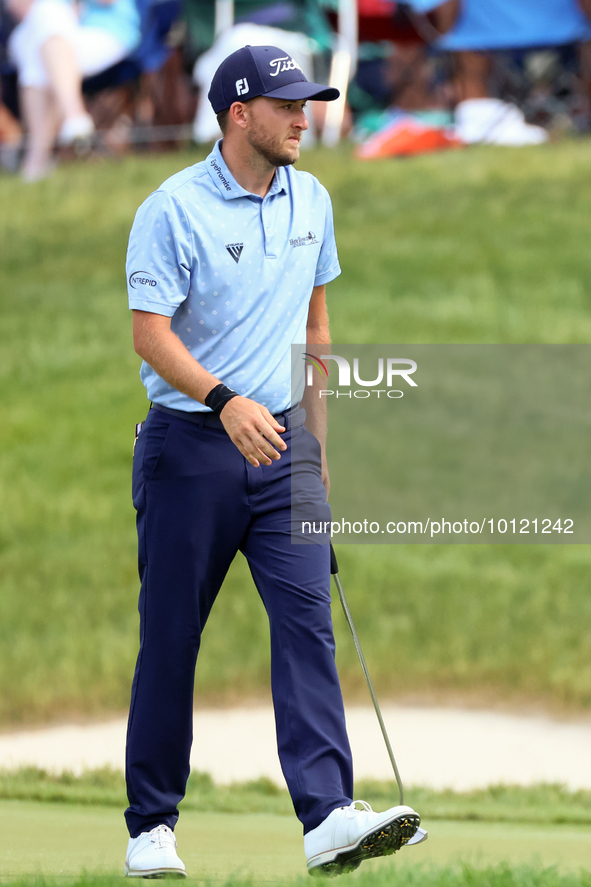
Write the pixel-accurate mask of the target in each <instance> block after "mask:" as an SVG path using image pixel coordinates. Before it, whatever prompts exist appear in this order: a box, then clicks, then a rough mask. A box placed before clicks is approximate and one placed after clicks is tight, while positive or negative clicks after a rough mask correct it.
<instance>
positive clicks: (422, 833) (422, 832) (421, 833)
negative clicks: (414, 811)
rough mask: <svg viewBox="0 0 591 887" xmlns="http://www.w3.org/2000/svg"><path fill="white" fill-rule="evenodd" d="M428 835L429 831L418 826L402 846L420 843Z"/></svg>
mask: <svg viewBox="0 0 591 887" xmlns="http://www.w3.org/2000/svg"><path fill="white" fill-rule="evenodd" d="M428 837H429V832H428V831H427V830H426V829H424V828H421V827H420V826H419V828H418V829H417V830H416V832H415V833H414V835H413V836H412V838H411V839H410V841H407V842H406V844H405V845H404V846H405V847H410V846H411V844H422V843H423V841H426V840H427V838H428Z"/></svg>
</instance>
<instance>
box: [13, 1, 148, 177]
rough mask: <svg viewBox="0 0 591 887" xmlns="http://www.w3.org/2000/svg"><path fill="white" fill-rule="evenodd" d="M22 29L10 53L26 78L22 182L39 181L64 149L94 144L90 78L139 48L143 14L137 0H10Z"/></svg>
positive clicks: (23, 85) (17, 31)
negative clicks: (56, 151) (86, 79)
mask: <svg viewBox="0 0 591 887" xmlns="http://www.w3.org/2000/svg"><path fill="white" fill-rule="evenodd" d="M8 7H9V10H10V11H11V12H12V14H13V15H15V17H16V18H17V19H19V22H20V23H19V24H18V25H17V27H16V28H15V30H14V31H13V33H12V34H11V37H10V40H9V44H8V49H9V54H10V57H11V58H12V60H13V61H14V63H15V65H16V67H17V70H18V78H19V87H20V95H21V111H22V115H23V118H24V123H25V128H26V130H27V135H28V138H27V148H26V153H25V161H24V164H23V170H22V174H23V178H24V179H25V180H26V181H36V180H37V179H40V178H43V177H44V176H46V175H47V174H48V172H49V171H50V169H51V151H52V147H53V143H54V141H55V137H56V135H57V136H58V140H59V142H60V144H66V145H67V144H73V143H75V142H76V141H78V140H84V139H86V140H88V139H89V138H90V137H91V135H92V133H93V130H94V125H93V122H92V118H91V117H90V115H89V114H88V113H87V111H86V108H85V106H84V101H83V98H82V91H81V81H82V77H83V76H91V75H94V74H98V73H99V72H100V71H103V70H105V69H107V68H109V67H111V66H112V65H114V64H116V63H117V62H119V61H121V60H122V59H123V58H125V56H127V55H128V54H129V53H130V52H132V51H133V49H135V47H136V46H137V45H138V43H139V40H140V17H139V13H138V11H137V8H136V5H135V2H134V0H85V2H83V3H82V4H81V6H80V8H79V11H78V12H77V10H76V9H75V7H74V6H73V5H71V4H70V3H69V2H68V0H8Z"/></svg>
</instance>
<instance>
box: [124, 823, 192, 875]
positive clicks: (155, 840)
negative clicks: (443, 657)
mask: <svg viewBox="0 0 591 887" xmlns="http://www.w3.org/2000/svg"><path fill="white" fill-rule="evenodd" d="M125 874H126V876H127V877H128V878H186V877H187V873H186V871H185V863H184V862H183V861H182V860H180V859H179V857H178V855H177V852H176V838H175V836H174V832H173V831H172V830H171V829H169V828H168V826H167V825H157V826H156V828H153V829H152V830H151V831H149V832H142V833H141V835H138V837H137V838H130V839H129V844H128V845H127V856H126V859H125Z"/></svg>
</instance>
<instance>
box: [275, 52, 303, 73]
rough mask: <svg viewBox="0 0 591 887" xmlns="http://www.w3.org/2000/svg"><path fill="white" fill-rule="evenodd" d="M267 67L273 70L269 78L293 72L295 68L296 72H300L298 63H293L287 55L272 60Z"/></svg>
mask: <svg viewBox="0 0 591 887" xmlns="http://www.w3.org/2000/svg"><path fill="white" fill-rule="evenodd" d="M269 66H270V67H271V68H274V70H273V71H271V77H277V76H278V75H279V74H282V73H283V72H284V71H295V70H296V68H297V70H298V71H301V70H302V69H301V68H300V66H299V65H298V63H297V62H294V60H293V59H292V58H290V57H289V56H288V55H284V56H282V57H281V58H280V59H273V61H271V62H269ZM302 73H303V71H302Z"/></svg>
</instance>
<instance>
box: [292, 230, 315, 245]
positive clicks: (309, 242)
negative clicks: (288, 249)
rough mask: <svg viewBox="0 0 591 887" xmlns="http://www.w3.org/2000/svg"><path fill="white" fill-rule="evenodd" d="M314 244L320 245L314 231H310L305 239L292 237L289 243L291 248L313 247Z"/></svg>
mask: <svg viewBox="0 0 591 887" xmlns="http://www.w3.org/2000/svg"><path fill="white" fill-rule="evenodd" d="M313 243H320V241H319V240H318V239H317V237H316V235H315V234H314V232H313V231H308V233H307V234H306V236H305V237H292V238H291V240H290V241H289V245H290V246H311V245H312V244H313Z"/></svg>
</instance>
